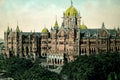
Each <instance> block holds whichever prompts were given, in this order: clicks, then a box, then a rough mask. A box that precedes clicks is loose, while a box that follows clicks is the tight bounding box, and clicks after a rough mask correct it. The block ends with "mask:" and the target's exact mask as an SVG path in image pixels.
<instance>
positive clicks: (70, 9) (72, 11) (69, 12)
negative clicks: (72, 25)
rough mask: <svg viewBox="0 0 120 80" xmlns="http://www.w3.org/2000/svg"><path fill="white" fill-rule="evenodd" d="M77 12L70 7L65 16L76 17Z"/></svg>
mask: <svg viewBox="0 0 120 80" xmlns="http://www.w3.org/2000/svg"><path fill="white" fill-rule="evenodd" d="M77 15H78V11H77V9H75V8H74V6H73V5H71V6H70V7H69V8H68V9H67V10H66V12H65V16H77Z"/></svg>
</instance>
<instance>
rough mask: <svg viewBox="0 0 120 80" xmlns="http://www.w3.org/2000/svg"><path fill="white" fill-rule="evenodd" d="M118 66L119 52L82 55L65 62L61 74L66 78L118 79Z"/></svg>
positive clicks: (119, 62)
mask: <svg viewBox="0 0 120 80" xmlns="http://www.w3.org/2000/svg"><path fill="white" fill-rule="evenodd" d="M119 67H120V54H119V53H107V54H106V53H105V54H104V53H101V54H97V55H89V56H86V55H84V56H79V57H78V58H77V59H76V60H75V61H74V62H71V63H67V64H65V65H64V66H63V70H62V71H61V75H63V76H65V75H66V76H67V77H68V80H108V79H109V80H110V79H112V80H120V68H119Z"/></svg>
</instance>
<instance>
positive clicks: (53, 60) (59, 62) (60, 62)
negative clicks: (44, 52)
mask: <svg viewBox="0 0 120 80" xmlns="http://www.w3.org/2000/svg"><path fill="white" fill-rule="evenodd" d="M47 63H48V64H53V65H63V63H64V61H63V59H57V58H51V59H50V58H48V59H47Z"/></svg>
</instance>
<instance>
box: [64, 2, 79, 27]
mask: <svg viewBox="0 0 120 80" xmlns="http://www.w3.org/2000/svg"><path fill="white" fill-rule="evenodd" d="M63 24H64V26H65V27H67V28H79V27H80V25H81V16H80V13H79V12H78V11H77V9H76V8H75V7H74V6H73V2H72V0H71V5H70V7H69V8H68V9H67V10H66V11H65V13H64V14H63Z"/></svg>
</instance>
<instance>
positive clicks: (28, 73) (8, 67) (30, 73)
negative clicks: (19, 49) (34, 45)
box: [0, 56, 59, 80]
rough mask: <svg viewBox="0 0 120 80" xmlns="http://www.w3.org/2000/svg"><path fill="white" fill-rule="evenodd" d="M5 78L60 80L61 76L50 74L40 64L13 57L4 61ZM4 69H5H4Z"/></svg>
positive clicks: (17, 79) (0, 57)
mask: <svg viewBox="0 0 120 80" xmlns="http://www.w3.org/2000/svg"><path fill="white" fill-rule="evenodd" d="M0 59H1V60H3V62H4V63H3V64H0V65H2V66H4V70H5V72H4V75H3V76H4V77H5V78H7V77H11V78H13V79H15V80H59V75H58V74H56V73H54V72H50V71H48V70H47V69H45V68H43V67H41V65H40V62H39V61H36V62H34V63H33V62H32V61H31V60H29V59H25V58H18V57H11V58H6V59H3V57H2V56H0ZM2 69H3V68H2Z"/></svg>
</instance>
